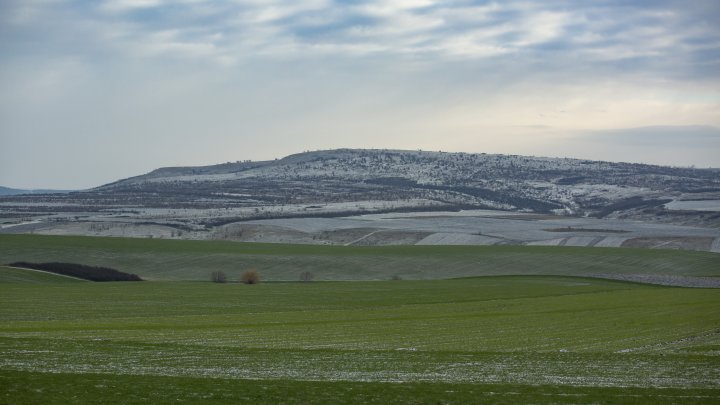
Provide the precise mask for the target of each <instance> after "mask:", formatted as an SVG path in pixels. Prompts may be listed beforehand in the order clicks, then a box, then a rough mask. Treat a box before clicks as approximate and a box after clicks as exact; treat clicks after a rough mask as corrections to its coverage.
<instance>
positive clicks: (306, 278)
mask: <svg viewBox="0 0 720 405" xmlns="http://www.w3.org/2000/svg"><path fill="white" fill-rule="evenodd" d="M313 278H315V275H314V274H312V273H311V272H309V271H303V272H302V273H300V281H302V282H304V283H307V282H310V281H312V280H313Z"/></svg>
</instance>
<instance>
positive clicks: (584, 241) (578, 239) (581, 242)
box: [563, 236, 601, 246]
mask: <svg viewBox="0 0 720 405" xmlns="http://www.w3.org/2000/svg"><path fill="white" fill-rule="evenodd" d="M600 239H601V238H599V237H597V236H571V237H569V238H567V239H566V240H565V243H564V244H563V245H564V246H594V245H595V243H597V242H598V241H599V240H600Z"/></svg>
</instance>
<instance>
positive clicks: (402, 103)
mask: <svg viewBox="0 0 720 405" xmlns="http://www.w3.org/2000/svg"><path fill="white" fill-rule="evenodd" d="M718 20H720V5H718V4H717V2H680V1H674V0H654V1H649V0H648V1H641V0H637V1H624V0H595V1H583V2H567V1H564V0H548V1H543V2H527V1H512V0H511V1H503V2H493V1H475V0H456V1H431V0H406V1H390V0H371V1H364V2H356V1H340V0H337V1H335V0H308V1H291V0H229V1H224V2H216V1H209V0H173V1H169V0H106V1H100V2H84V1H83V2H78V1H70V0H42V1H41V0H5V1H0V88H2V89H3V91H2V92H0V149H4V150H11V149H12V150H34V151H35V152H34V156H35V157H36V160H37V161H36V162H34V164H36V165H38V167H39V168H41V169H42V168H43V167H44V168H46V170H40V169H39V170H38V175H37V176H38V177H37V178H36V179H35V180H33V183H32V184H31V183H30V181H29V180H28V182H27V183H26V184H22V182H19V183H18V182H17V181H20V180H19V177H17V176H19V174H18V173H22V172H23V170H22V167H23V165H26V164H27V162H26V161H23V160H21V159H19V158H16V157H15V156H14V155H17V154H15V153H12V154H9V156H5V159H3V161H2V162H0V165H2V166H1V167H0V184H3V183H8V181H10V180H12V181H14V182H15V183H14V184H15V185H17V186H19V187H28V186H32V187H50V186H53V187H59V188H72V187H80V186H93V185H97V183H100V182H107V181H112V180H114V179H116V178H118V177H127V176H131V175H134V174H137V173H138V172H139V170H138V169H137V168H136V167H135V168H133V167H129V166H128V167H127V168H126V166H127V162H129V161H131V160H133V159H135V158H137V159H138V163H137V164H138V165H140V164H141V165H142V168H143V170H144V169H146V168H147V169H151V168H153V167H156V166H165V165H172V164H207V163H213V162H216V161H223V160H237V159H256V158H272V157H279V156H282V155H283V154H285V153H292V152H296V151H298V150H304V149H316V148H324V147H342V146H353V147H363V146H368V147H386V146H387V147H398V148H408V149H416V148H418V147H422V148H424V149H443V150H466V151H478V152H482V151H486V152H504V153H524V154H541V153H544V151H546V150H549V151H552V150H558V149H561V148H565V150H566V152H567V155H568V156H573V155H578V156H580V155H583V154H587V153H589V152H587V151H588V150H589V149H591V148H592V147H593V146H588V145H594V146H596V145H601V146H602V145H605V146H607V147H605V146H603V147H602V148H601V147H598V148H597V149H598V151H601V150H603V148H604V151H603V152H602V153H600V152H598V153H599V154H598V155H597V156H594V157H595V158H604V159H609V160H612V158H611V157H612V156H613V154H615V153H617V151H616V150H615V146H609V145H620V144H621V143H622V141H623V140H624V141H625V142H626V145H628V149H633V148H634V149H633V150H634V153H637V154H638V155H637V156H644V154H643V153H642V152H639V151H640V150H641V149H642V148H643V147H644V146H642V145H641V143H640V140H641V139H648V138H642V136H644V135H639V134H634V133H633V134H632V136H630V135H631V134H629V133H627V132H624V133H622V134H621V133H620V132H618V133H617V134H615V133H614V132H612V131H614V130H615V129H617V128H640V127H648V126H658V125H663V126H673V127H683V128H686V127H691V126H693V125H707V126H713V127H720V96H719V93H718V89H720V26H718V24H717V23H716V22H717V21H718ZM603 131H610V132H607V133H606V132H603ZM631 132H632V131H631ZM640 132H642V131H640ZM690 132H692V131H690ZM690 132H687V131H686V133H690ZM696 132H697V131H696ZM655 133H656V135H655V136H656V139H658V140H660V139H665V138H663V137H664V136H665V137H666V138H667V139H668V140H667V142H670V140H669V139H676V138H673V137H671V136H670V135H662V133H663V130H659V131H655ZM658 133H659V134H660V135H657V134H658ZM693 133H694V132H693ZM553 134H556V135H557V134H561V135H562V136H560V135H557V136H555V137H554V135H553ZM673 136H674V135H673ZM613 137H615V138H613ZM601 138H602V139H605V141H602V140H601ZM611 138H612V142H611V141H610V139H611ZM689 139H690V141H689V142H691V143H693V144H697V145H701V144H702V145H708V143H707V142H710V141H708V139H707V138H701V137H699V135H697V136H696V135H693V136H692V137H691V138H689ZM88 140H92V141H88ZM603 142H604V143H603ZM655 142H659V141H655ZM663 142H665V141H663ZM667 142H666V143H667ZM709 144H710V145H712V143H711V142H710V143H709ZM87 145H91V146H92V147H90V146H87ZM139 145H141V146H142V147H139ZM633 145H635V146H633ZM646 146H647V145H646ZM103 148H106V149H107V148H110V149H112V150H113V151H114V152H115V153H114V154H113V156H110V157H107V158H100V157H98V158H97V159H95V158H93V159H95V160H92V165H91V166H89V167H93V170H90V169H89V168H88V166H87V165H90V163H89V162H88V163H86V159H87V158H86V157H85V156H87V153H90V152H92V150H94V149H98V150H102V149H103ZM543 148H546V149H543ZM138 149H141V150H142V153H140V152H137V151H138ZM646 149H647V147H646ZM650 149H652V148H650ZM648 150H649V149H648ZM653 150H656V151H657V150H658V149H657V148H655V149H653ZM668 150H669V147H668V148H665V149H664V150H663V151H660V152H658V153H662V156H664V157H663V159H665V160H663V161H666V162H672V158H673V157H672V154H671V153H669V152H667V151H668ZM684 150H687V151H688V153H687V154H686V155H685V157H683V158H682V162H683V164H684V162H688V161H691V160H692V159H693V158H697V160H698V162H707V161H710V160H712V159H711V158H708V157H707V156H706V155H707V153H706V152H705V151H708V150H710V151H716V150H715V149H712V148H705V149H704V151H702V152H701V151H699V149H698V148H694V149H693V148H685V149H684ZM690 151H695V152H692V153H691V152H690ZM81 152H82V153H81ZM6 153H7V152H6ZM693 153H694V154H693ZM544 154H547V153H544ZM131 156H134V157H133V159H130V157H131ZM627 158H628V160H630V158H631V156H627ZM68 159H70V160H72V161H73V162H74V164H75V165H77V170H76V173H83V172H87V173H90V172H92V173H93V174H94V175H96V177H94V178H93V179H92V180H85V183H84V184H81V185H78V183H79V182H82V180H81V179H80V178H79V177H78V183H74V184H68V183H62V181H64V180H63V178H67V176H66V175H65V174H63V173H61V172H60V171H58V172H57V173H55V171H53V170H47V167H50V166H53V167H62V166H63V165H64V163H63V162H64V161H67V160H68ZM708 159H710V160H708ZM111 161H112V162H111ZM133 164H135V163H133ZM83 165H85V166H83ZM101 165H108V167H109V168H108V169H107V171H106V172H103V170H101V169H100V168H99V167H100V166H101ZM111 166H112V167H111ZM95 167H98V169H97V170H95V169H94V168H95ZM123 170H125V171H123ZM43 173H44V174H45V175H46V176H51V175H55V174H56V175H57V178H55V179H54V180H53V182H54V183H53V184H50V183H46V184H44V183H42V180H43V177H42V174H43ZM48 173H49V174H48ZM3 176H4V177H3ZM99 176H104V177H103V178H102V179H100V178H99ZM47 178H49V177H47ZM16 179H18V180H16Z"/></svg>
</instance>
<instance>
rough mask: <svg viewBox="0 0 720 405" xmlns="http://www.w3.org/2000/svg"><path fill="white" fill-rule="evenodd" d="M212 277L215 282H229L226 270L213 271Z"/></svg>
mask: <svg viewBox="0 0 720 405" xmlns="http://www.w3.org/2000/svg"><path fill="white" fill-rule="evenodd" d="M210 279H211V280H212V282H213V283H226V282H227V276H226V275H225V272H223V271H220V270H216V271H213V272H212V274H211V275H210Z"/></svg>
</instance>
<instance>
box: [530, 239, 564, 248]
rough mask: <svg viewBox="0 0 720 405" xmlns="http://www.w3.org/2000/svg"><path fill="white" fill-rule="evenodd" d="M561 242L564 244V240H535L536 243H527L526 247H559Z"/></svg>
mask: <svg viewBox="0 0 720 405" xmlns="http://www.w3.org/2000/svg"><path fill="white" fill-rule="evenodd" d="M563 242H565V238H559V239H546V240H537V241H533V242H529V243H528V245H530V246H560V245H561V244H562V243H563Z"/></svg>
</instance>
